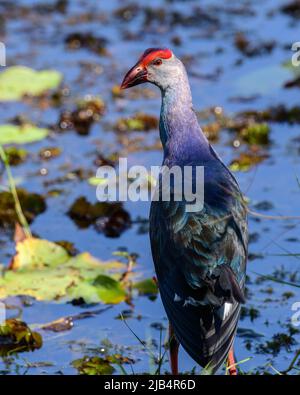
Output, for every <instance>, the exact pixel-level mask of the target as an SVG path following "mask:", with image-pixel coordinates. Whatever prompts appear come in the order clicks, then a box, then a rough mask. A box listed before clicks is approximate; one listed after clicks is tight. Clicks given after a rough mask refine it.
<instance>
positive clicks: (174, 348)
mask: <svg viewBox="0 0 300 395" xmlns="http://www.w3.org/2000/svg"><path fill="white" fill-rule="evenodd" d="M169 347H170V364H171V371H172V374H173V375H178V350H179V342H178V340H177V339H176V337H175V333H174V330H173V328H172V326H171V324H170V323H169Z"/></svg>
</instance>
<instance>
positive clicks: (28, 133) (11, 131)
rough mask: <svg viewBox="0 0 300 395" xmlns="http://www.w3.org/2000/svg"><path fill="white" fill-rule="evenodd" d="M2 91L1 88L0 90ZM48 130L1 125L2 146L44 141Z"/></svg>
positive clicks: (27, 125) (26, 126) (0, 142)
mask: <svg viewBox="0 0 300 395" xmlns="http://www.w3.org/2000/svg"><path fill="white" fill-rule="evenodd" d="M0 89H1V88H0ZM48 133H49V131H48V130H47V129H43V128H38V127H36V126H33V125H30V124H25V125H11V124H6V125H0V144H26V143H33V142H35V141H40V140H43V139H44V138H45V137H47V136H48Z"/></svg>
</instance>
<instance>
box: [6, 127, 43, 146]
mask: <svg viewBox="0 0 300 395" xmlns="http://www.w3.org/2000/svg"><path fill="white" fill-rule="evenodd" d="M48 133H49V131H48V130H47V129H41V128H38V127H36V126H33V125H30V124H24V125H10V124H6V125H0V144H26V143H33V142H35V141H39V140H43V139H44V138H45V137H47V136H48Z"/></svg>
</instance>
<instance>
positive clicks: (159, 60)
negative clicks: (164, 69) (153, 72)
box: [152, 59, 162, 66]
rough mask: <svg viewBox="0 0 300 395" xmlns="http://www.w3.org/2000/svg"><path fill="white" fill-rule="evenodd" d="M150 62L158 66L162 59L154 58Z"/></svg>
mask: <svg viewBox="0 0 300 395" xmlns="http://www.w3.org/2000/svg"><path fill="white" fill-rule="evenodd" d="M152 64H154V66H160V65H161V64H162V60H161V59H155V60H154V61H153V63H152Z"/></svg>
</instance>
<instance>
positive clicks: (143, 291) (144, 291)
mask: <svg viewBox="0 0 300 395" xmlns="http://www.w3.org/2000/svg"><path fill="white" fill-rule="evenodd" d="M132 288H134V289H137V290H138V292H139V294H140V295H145V296H156V295H157V293H158V288H157V285H156V284H155V281H154V280H153V279H152V278H148V279H145V280H142V281H138V282H136V283H135V284H133V286H132Z"/></svg>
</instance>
